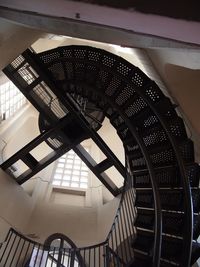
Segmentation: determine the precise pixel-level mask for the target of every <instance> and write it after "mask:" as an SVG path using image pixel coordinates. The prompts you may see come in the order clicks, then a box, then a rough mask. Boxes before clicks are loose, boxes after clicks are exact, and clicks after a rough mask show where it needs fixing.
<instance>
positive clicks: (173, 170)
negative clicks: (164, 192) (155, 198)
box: [134, 163, 200, 188]
mask: <svg viewBox="0 0 200 267" xmlns="http://www.w3.org/2000/svg"><path fill="white" fill-rule="evenodd" d="M186 174H187V176H188V179H189V181H190V185H191V187H198V186H199V179H200V166H199V165H198V164H197V163H194V164H191V165H188V166H186ZM155 177H156V181H157V184H158V186H159V187H161V188H169V187H171V188H173V187H181V184H180V182H181V179H180V178H181V175H180V172H179V168H177V167H175V166H171V167H166V168H165V167H163V168H160V169H158V170H155ZM134 185H135V187H136V188H151V187H152V185H151V180H150V176H149V173H148V171H146V172H145V171H143V172H142V171H141V174H140V173H139V172H138V173H137V174H135V175H134Z"/></svg>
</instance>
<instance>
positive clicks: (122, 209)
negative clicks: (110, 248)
mask: <svg viewBox="0 0 200 267" xmlns="http://www.w3.org/2000/svg"><path fill="white" fill-rule="evenodd" d="M124 205H125V200H124V201H123V203H122V207H121V214H123V222H124V225H125V231H126V240H127V243H128V244H127V245H128V251H129V258H131V248H130V241H129V238H130V237H131V233H130V232H129V234H130V235H129V234H128V225H127V224H128V220H126V217H125V213H124Z"/></svg>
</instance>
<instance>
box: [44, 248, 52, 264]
mask: <svg viewBox="0 0 200 267" xmlns="http://www.w3.org/2000/svg"><path fill="white" fill-rule="evenodd" d="M44 250H45V252H46V262H45V265H44V267H46V266H47V263H48V260H49V252H50V251H51V247H48V249H47V247H44Z"/></svg>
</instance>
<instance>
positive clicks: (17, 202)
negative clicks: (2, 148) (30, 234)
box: [0, 170, 33, 242]
mask: <svg viewBox="0 0 200 267" xmlns="http://www.w3.org/2000/svg"><path fill="white" fill-rule="evenodd" d="M32 210H33V202H32V199H31V198H30V197H29V196H28V195H27V194H26V192H25V191H24V190H23V188H22V187H21V186H19V185H18V184H17V183H16V182H15V181H14V180H13V179H12V178H10V177H9V175H7V174H6V173H5V172H4V171H2V170H0V242H1V241H3V240H4V238H5V236H6V234H7V231H8V229H9V228H10V227H13V228H15V229H17V230H19V231H21V232H23V233H25V228H26V226H27V223H28V221H29V218H30V216H31V213H32Z"/></svg>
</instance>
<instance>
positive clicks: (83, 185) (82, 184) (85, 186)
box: [80, 183, 88, 188]
mask: <svg viewBox="0 0 200 267" xmlns="http://www.w3.org/2000/svg"><path fill="white" fill-rule="evenodd" d="M87 187H88V186H87V184H85V183H81V184H80V188H87Z"/></svg>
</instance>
